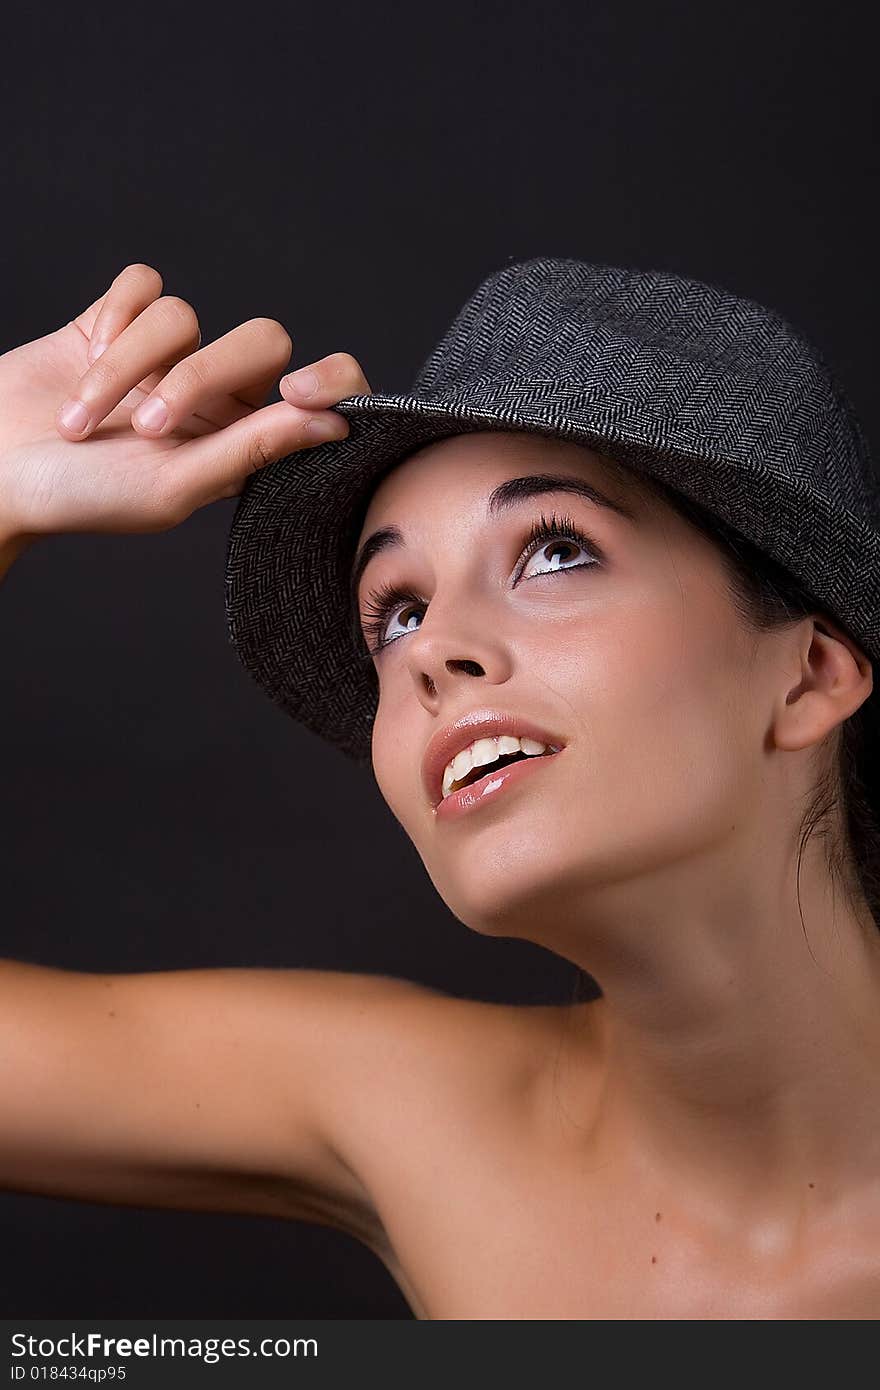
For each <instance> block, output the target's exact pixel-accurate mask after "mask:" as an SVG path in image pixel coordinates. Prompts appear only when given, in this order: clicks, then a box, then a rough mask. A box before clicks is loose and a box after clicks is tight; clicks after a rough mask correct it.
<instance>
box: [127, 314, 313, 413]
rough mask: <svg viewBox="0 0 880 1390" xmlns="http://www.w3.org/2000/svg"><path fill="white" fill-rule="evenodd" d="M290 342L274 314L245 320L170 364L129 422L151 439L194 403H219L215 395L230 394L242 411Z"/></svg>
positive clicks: (256, 399)
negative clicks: (168, 369) (170, 366)
mask: <svg viewBox="0 0 880 1390" xmlns="http://www.w3.org/2000/svg"><path fill="white" fill-rule="evenodd" d="M292 346H293V345H292V343H291V341H290V337H289V336H288V334H287V332H286V330H285V329H284V328H283V326H282V325H281V324H280V323H279V322H278V320H277V319H266V318H258V319H249V320H248V322H247V323H242V324H239V325H238V327H237V328H233V329H232V331H231V332H229V333H226V334H224V336H223V337H222V338H218V339H216V341H215V342H213V343H209V344H208V346H207V347H203V348H202V349H201V350H200V351H199V352H194V353H192V354H191V355H190V356H188V357H186V358H184V359H183V360H182V361H179V362H178V363H177V365H176V366H174V367H172V368H171V370H170V371H169V372H168V375H167V376H166V377H165V378H164V379H163V380H162V381H161V382H160V383H159V384H158V385H157V386H156V387H155V388H154V390H153V391H151V393H150V394H149V396H147V398H146V399H145V400H143V401H141V403H140V405H139V406H138V407H137V409H136V410H135V411H134V413H133V415H132V417H131V423H132V426H133V427H134V428H135V429H136V430H138V431H139V432H141V433H144V434H147V435H149V436H150V437H151V438H155V437H157V436H160V435H162V434H167V433H168V431H169V430H173V429H174V427H175V425H178V424H181V423H182V422H183V421H184V420H186V419H188V417H189V416H190V415H194V414H195V413H196V411H197V410H198V409H199V407H201V406H206V405H209V403H212V404H213V405H214V406H215V408H216V406H217V405H219V404H222V402H221V401H218V400H217V398H218V397H220V398H222V397H234V399H233V400H232V401H231V403H230V404H231V406H232V407H233V408H235V407H236V406H239V407H240V409H238V410H237V414H243V413H244V412H245V410H246V408H247V407H248V406H257V405H260V404H262V402H263V401H264V400H265V398H266V393H267V391H268V390H269V387H270V385H271V384H272V382H273V381H274V380H275V379H276V377H277V376H278V374H279V372H282V371H283V370H284V368H285V367H286V366H287V363H288V362H289V361H290V354H291V350H292Z"/></svg>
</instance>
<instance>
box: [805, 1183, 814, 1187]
mask: <svg viewBox="0 0 880 1390" xmlns="http://www.w3.org/2000/svg"><path fill="white" fill-rule="evenodd" d="M815 1186H816V1184H815V1183H814V1182H808V1183H807V1187H815Z"/></svg>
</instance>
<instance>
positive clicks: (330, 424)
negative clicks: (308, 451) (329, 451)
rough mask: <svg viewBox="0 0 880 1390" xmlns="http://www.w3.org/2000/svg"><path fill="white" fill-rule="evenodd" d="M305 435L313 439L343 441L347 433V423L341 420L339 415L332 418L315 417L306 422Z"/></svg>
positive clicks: (325, 416)
mask: <svg viewBox="0 0 880 1390" xmlns="http://www.w3.org/2000/svg"><path fill="white" fill-rule="evenodd" d="M306 433H307V434H309V435H311V436H312V438H313V439H344V438H345V436H346V434H347V433H348V421H347V420H343V418H342V416H341V415H337V416H335V417H334V418H331V417H330V416H327V415H315V416H313V418H312V419H311V420H309V421H308V422H307V424H306Z"/></svg>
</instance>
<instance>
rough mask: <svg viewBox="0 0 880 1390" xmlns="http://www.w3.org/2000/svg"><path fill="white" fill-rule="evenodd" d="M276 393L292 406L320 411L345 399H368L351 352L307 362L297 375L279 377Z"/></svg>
mask: <svg viewBox="0 0 880 1390" xmlns="http://www.w3.org/2000/svg"><path fill="white" fill-rule="evenodd" d="M278 389H279V391H280V392H281V394H282V396H283V397H284V399H285V400H286V401H290V403H291V405H299V406H308V408H309V409H310V410H320V409H322V408H323V407H324V406H328V405H335V403H336V402H337V401H341V400H343V399H344V397H345V396H370V395H372V394H373V393H372V391H371V390H370V384H369V382H368V381H367V378H366V377H365V376H364V372H363V368H362V367H361V364H360V362H358V360H357V358H356V357H352V355H351V353H350V352H333V353H331V354H330V356H329V357H322V358H321V359H320V361H318V362H310V363H309V365H308V366H307V367H301V368H300V370H299V371H298V372H291V374H290V376H285V377H282V379H281V381H280V382H279V386H278Z"/></svg>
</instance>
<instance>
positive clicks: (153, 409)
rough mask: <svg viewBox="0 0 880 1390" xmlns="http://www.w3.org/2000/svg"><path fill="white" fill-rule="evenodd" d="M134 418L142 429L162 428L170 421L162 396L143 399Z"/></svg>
mask: <svg viewBox="0 0 880 1390" xmlns="http://www.w3.org/2000/svg"><path fill="white" fill-rule="evenodd" d="M132 419H133V420H134V421H135V423H136V424H137V425H138V427H139V428H140V429H144V430H161V429H162V428H163V427H164V425H165V424H166V423H167V421H168V409H167V407H166V405H165V402H164V401H163V400H162V397H161V396H150V398H149V400H146V401H141V403H140V405H139V406H138V408H137V410H136V411H135V412H134V415H133V416H132Z"/></svg>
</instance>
